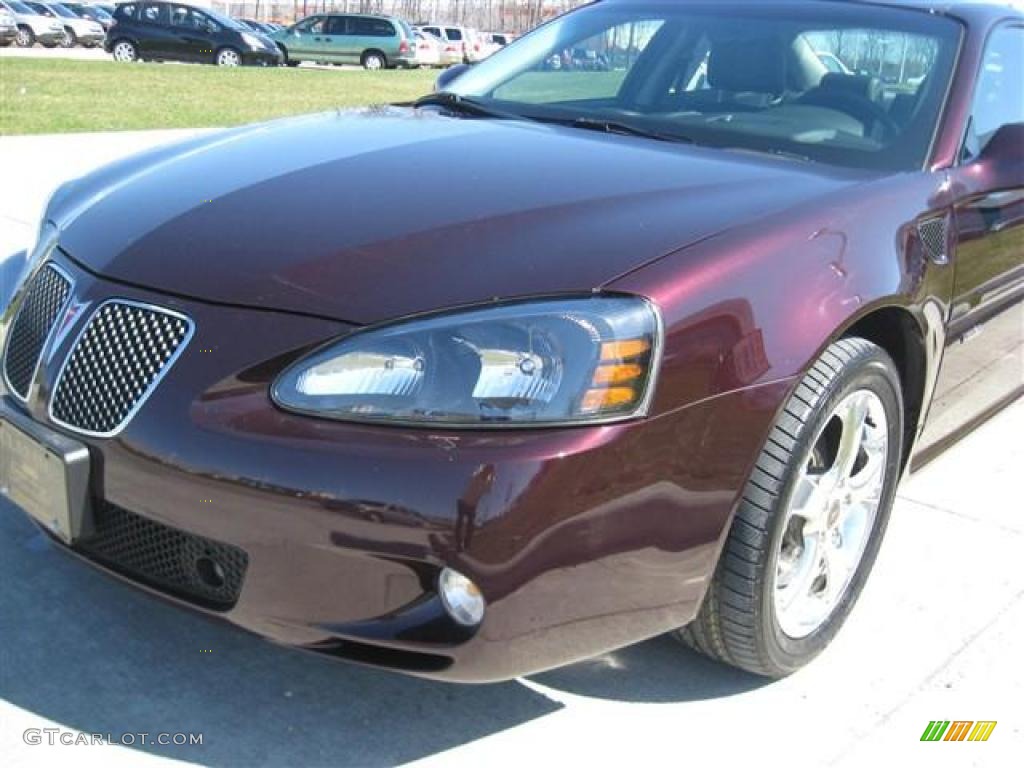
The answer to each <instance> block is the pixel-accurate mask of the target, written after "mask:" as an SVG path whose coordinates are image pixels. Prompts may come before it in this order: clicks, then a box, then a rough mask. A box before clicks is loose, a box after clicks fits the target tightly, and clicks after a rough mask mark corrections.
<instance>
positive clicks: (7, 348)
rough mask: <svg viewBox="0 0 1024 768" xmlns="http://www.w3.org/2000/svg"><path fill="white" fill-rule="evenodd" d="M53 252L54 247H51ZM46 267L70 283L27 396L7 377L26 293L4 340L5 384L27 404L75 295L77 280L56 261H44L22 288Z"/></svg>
mask: <svg viewBox="0 0 1024 768" xmlns="http://www.w3.org/2000/svg"><path fill="white" fill-rule="evenodd" d="M51 252H52V249H51ZM44 269H52V270H53V271H54V272H56V273H57V274H58V275H60V276H61V277H63V278H64V279H65V280H66V281H67V283H68V295H67V298H65V299H64V303H63V304H61V305H60V307H59V308H58V309H57V316H56V317H55V318H54V320H53V325H51V326H50V330H48V331H47V332H46V338H45V339H43V344H42V346H41V347H39V357H38V358H36V365H35V367H34V368H33V369H32V376H31V378H29V380H28V391H27V392H26V393H25V397H22V396H21V395H20V394H18V391H17V390H16V389H15V388H14V387H13V386H12V385H11V382H10V380H9V379H8V378H7V355H8V353H9V352H10V351H11V331H13V330H14V326H15V325H17V324H18V318H19V317H21V312H22V310H23V309H25V294H24V293H23V294H22V295H21V296H20V297H19V299H18V301H19V302H20V303H19V304H18V311H17V312H15V313H14V318H13V319H12V320H11V324H10V326H8V331H7V338H6V339H5V340H4V357H3V361H2V365H0V368H2V369H3V371H2V373H3V378H4V386H5V387H6V388H7V391H8V392H10V393H11V396H12V397H14V399H15V400H19V401H21V402H22V403H24V404H25V405H28V401H29V400H31V399H32V385H33V384H35V382H36V379H37V378H38V377H39V368H40V367H41V366H42V364H43V358H44V357H46V352H47V350H48V349H49V347H50V343H51V342H52V341H53V332H54V330H55V329H56V328H57V326H58V325H59V324H60V321H61V318H62V316H63V315H64V314H65V313H66V312H67V311H68V307H69V306H70V305H71V300H72V299H73V298H74V297H75V281H74V278H72V277H71V275H70V274H69V273H68V272H67V270H65V269H64V268H63V267H61V266H58V265H57V263H56V262H53V261H49V260H48V261H44V262H43V263H42V264H41V265H40V266H39V268H38V269H37V270H36V271H35V272H33V273H32V275H31V276H30V277H29V278H28V279H27V280H26V281H25V282H24V284H23V287H22V290H23V291H24V290H25V289H26V288H28V287H29V286H30V285H31V283H33V282H34V281H35V280H36V278H38V277H39V275H40V274H41V273H42V271H43V270H44Z"/></svg>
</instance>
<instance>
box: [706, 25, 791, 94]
mask: <svg viewBox="0 0 1024 768" xmlns="http://www.w3.org/2000/svg"><path fill="white" fill-rule="evenodd" d="M708 84H709V85H710V86H711V87H712V88H718V89H719V90H723V91H732V92H733V93H745V92H753V93H770V94H779V93H782V92H783V91H785V90H786V48H785V46H784V45H783V44H782V43H781V42H780V41H779V40H778V39H776V38H774V37H764V38H752V39H747V40H722V41H721V42H718V43H715V44H714V46H713V47H712V48H711V55H710V57H709V58H708Z"/></svg>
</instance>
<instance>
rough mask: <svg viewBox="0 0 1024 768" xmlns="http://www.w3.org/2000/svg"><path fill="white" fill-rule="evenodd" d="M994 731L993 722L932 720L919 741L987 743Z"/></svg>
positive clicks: (994, 722) (994, 724) (994, 723)
mask: <svg viewBox="0 0 1024 768" xmlns="http://www.w3.org/2000/svg"><path fill="white" fill-rule="evenodd" d="M995 729H996V721H995V720H954V721H953V722H950V721H949V720H932V721H931V722H929V723H928V727H927V728H925V729H924V733H923V734H922V735H921V741H988V737H989V736H991V735H992V731H994V730H995Z"/></svg>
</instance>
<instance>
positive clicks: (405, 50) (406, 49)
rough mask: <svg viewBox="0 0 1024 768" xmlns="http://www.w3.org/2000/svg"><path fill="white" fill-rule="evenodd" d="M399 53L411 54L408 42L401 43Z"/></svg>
mask: <svg viewBox="0 0 1024 768" xmlns="http://www.w3.org/2000/svg"><path fill="white" fill-rule="evenodd" d="M398 52H399V53H408V52H409V41H408V40H403V41H402V42H401V43H400V44H399V46H398Z"/></svg>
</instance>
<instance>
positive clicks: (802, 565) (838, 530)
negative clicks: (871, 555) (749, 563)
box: [773, 389, 889, 639]
mask: <svg viewBox="0 0 1024 768" xmlns="http://www.w3.org/2000/svg"><path fill="white" fill-rule="evenodd" d="M888 435H889V425H888V420H887V418H886V414H885V407H884V406H883V405H882V401H881V400H880V399H879V397H878V395H876V394H875V393H874V392H872V391H870V390H867V389H859V390H856V391H854V392H852V393H851V394H849V395H847V396H846V397H845V398H843V400H842V401H841V402H840V403H839V405H838V406H836V408H835V410H834V411H833V412H832V414H831V415H830V416H829V418H828V419H826V420H825V426H824V427H823V428H822V430H821V431H820V432H819V433H818V436H817V437H816V439H815V441H814V443H813V445H812V449H811V452H810V456H809V457H808V460H807V462H806V464H805V465H804V467H803V468H802V469H801V472H800V475H799V477H798V478H797V481H796V484H795V486H794V490H793V494H792V497H791V499H790V503H789V508H788V509H787V510H786V518H785V523H784V527H783V533H782V538H781V541H780V545H779V551H778V557H777V567H776V571H775V585H774V590H773V597H774V605H775V615H776V619H777V621H778V624H779V628H780V629H781V630H782V631H783V632H784V633H785V634H786V635H788V636H789V637H792V638H796V639H798V638H802V637H806V636H808V635H810V634H811V633H812V632H814V631H815V630H816V629H818V628H819V627H820V626H821V625H822V624H824V623H825V621H827V620H828V618H829V617H830V616H831V615H832V612H833V611H834V610H835V608H836V605H838V603H839V601H840V600H841V599H842V597H843V595H844V594H845V592H846V588H847V587H848V586H849V584H850V580H851V579H852V578H853V575H854V573H855V572H856V570H857V566H858V565H859V564H860V561H861V557H862V556H863V554H864V549H865V546H866V545H867V542H868V539H869V537H870V536H871V530H872V527H873V525H874V521H875V517H876V515H877V513H878V508H879V504H880V503H881V499H882V491H883V487H884V482H885V468H886V463H887V462H886V459H887V456H888V452H889V438H888Z"/></svg>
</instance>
